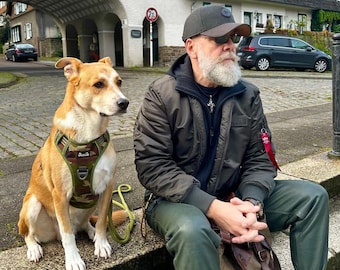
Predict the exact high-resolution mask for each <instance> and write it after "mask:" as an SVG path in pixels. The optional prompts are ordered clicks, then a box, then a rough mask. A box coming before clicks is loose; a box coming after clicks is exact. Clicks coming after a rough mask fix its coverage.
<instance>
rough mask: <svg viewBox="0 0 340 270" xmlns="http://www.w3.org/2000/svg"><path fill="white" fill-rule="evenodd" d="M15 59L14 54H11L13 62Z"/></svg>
mask: <svg viewBox="0 0 340 270" xmlns="http://www.w3.org/2000/svg"><path fill="white" fill-rule="evenodd" d="M16 60H17V59H16V58H15V55H14V54H13V55H12V61H13V62H15V61H16Z"/></svg>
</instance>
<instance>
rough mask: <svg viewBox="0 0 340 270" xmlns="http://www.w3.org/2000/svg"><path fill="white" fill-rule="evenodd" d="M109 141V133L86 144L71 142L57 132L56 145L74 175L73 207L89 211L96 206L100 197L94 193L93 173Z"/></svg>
mask: <svg viewBox="0 0 340 270" xmlns="http://www.w3.org/2000/svg"><path fill="white" fill-rule="evenodd" d="M109 141H110V135H109V133H108V131H106V132H105V133H104V134H103V135H101V136H100V137H98V138H97V139H95V140H93V141H90V142H87V143H84V144H83V143H82V144H80V143H78V142H75V141H73V140H71V139H70V138H68V137H67V136H66V135H65V134H64V133H62V132H61V131H60V130H58V131H57V133H56V135H55V138H54V143H55V145H56V147H57V149H58V151H59V153H60V154H61V156H62V157H63V159H64V160H65V162H66V164H67V165H68V167H69V169H70V172H71V175H72V184H73V194H72V198H71V200H70V205H72V206H73V207H76V208H82V209H88V208H91V207H93V206H95V205H96V203H97V200H98V198H99V195H98V194H95V193H94V191H93V187H92V183H93V172H94V169H95V167H96V165H97V162H98V161H99V159H100V157H101V155H102V154H103V153H104V151H105V149H106V148H107V146H108V144H109Z"/></svg>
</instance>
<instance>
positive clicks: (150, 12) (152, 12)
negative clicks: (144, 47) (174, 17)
mask: <svg viewBox="0 0 340 270" xmlns="http://www.w3.org/2000/svg"><path fill="white" fill-rule="evenodd" d="M146 19H147V20H148V21H149V22H150V67H152V66H153V40H152V23H153V22H155V21H157V19H158V12H157V10H156V9H155V8H152V7H150V8H148V9H147V10H146Z"/></svg>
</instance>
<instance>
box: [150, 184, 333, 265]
mask: <svg viewBox="0 0 340 270" xmlns="http://www.w3.org/2000/svg"><path fill="white" fill-rule="evenodd" d="M264 205H265V207H264V210H265V213H266V217H267V224H268V226H269V229H270V230H271V231H272V232H274V231H281V230H284V229H287V228H288V227H289V228H290V247H291V257H292V262H293V265H294V267H295V269H297V270H325V269H326V265H327V255H328V254H327V253H328V223H329V210H328V194H327V192H326V190H325V189H324V188H323V187H321V186H320V185H318V184H314V183H312V182H309V181H302V180H301V181H300V180H297V181H295V180H287V181H285V180H279V181H276V187H275V189H274V191H273V193H272V194H271V196H270V197H269V198H268V199H267V200H266V201H265V202H264ZM146 218H147V222H148V224H149V226H150V227H151V228H152V229H153V230H154V231H155V232H157V233H159V234H160V235H161V236H163V237H164V239H165V241H166V248H167V250H168V252H169V253H170V254H171V255H172V256H173V258H174V261H173V263H174V267H175V269H177V270H200V269H204V270H209V269H211V270H219V268H220V263H219V255H218V251H217V248H218V246H219V245H220V241H221V239H220V237H219V236H218V235H217V234H216V233H215V232H214V231H213V230H212V229H211V228H210V223H209V221H208V219H207V218H206V216H205V215H204V214H203V213H202V212H201V211H200V210H199V209H198V208H196V207H194V206H191V205H188V204H181V203H172V202H168V201H165V200H155V201H154V202H153V203H151V204H150V206H149V207H148V210H147V217H146Z"/></svg>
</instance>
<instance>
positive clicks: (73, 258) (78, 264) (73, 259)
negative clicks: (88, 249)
mask: <svg viewBox="0 0 340 270" xmlns="http://www.w3.org/2000/svg"><path fill="white" fill-rule="evenodd" d="M65 266H66V270H74V269H77V270H85V269H86V266H85V263H84V261H83V260H82V259H81V257H80V255H79V253H78V252H71V253H69V254H65Z"/></svg>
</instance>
